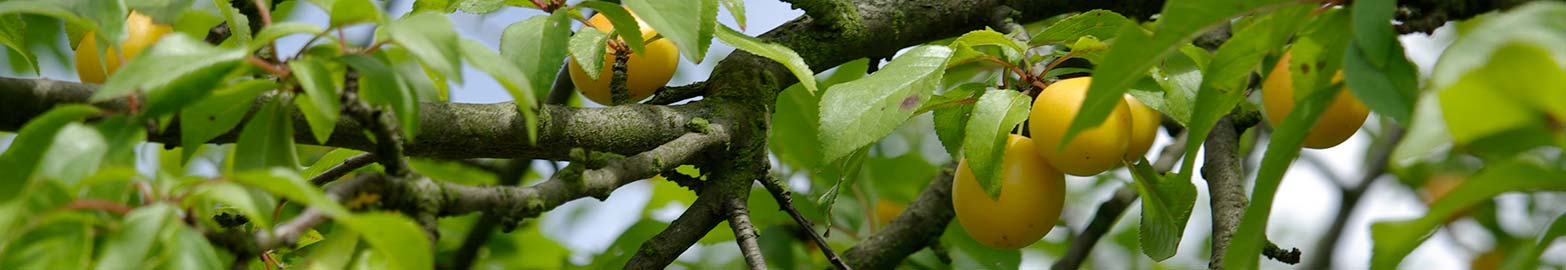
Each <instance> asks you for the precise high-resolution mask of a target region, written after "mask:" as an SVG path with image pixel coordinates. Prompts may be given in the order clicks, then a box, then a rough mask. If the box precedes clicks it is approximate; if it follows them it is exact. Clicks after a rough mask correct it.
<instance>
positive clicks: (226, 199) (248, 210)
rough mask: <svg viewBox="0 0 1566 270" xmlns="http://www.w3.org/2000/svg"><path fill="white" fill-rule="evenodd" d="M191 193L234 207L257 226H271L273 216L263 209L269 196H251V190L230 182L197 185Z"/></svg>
mask: <svg viewBox="0 0 1566 270" xmlns="http://www.w3.org/2000/svg"><path fill="white" fill-rule="evenodd" d="M191 194H194V195H195V196H193V197H195V198H202V199H206V200H209V201H214V202H218V203H222V204H223V205H224V206H228V207H233V208H234V209H236V210H239V213H240V214H244V215H245V217H246V218H249V219H250V222H252V223H255V225H256V228H271V227H272V224H271V223H272V222H271V221H272V218H271V216H269V215H266V213H267V211H263V210H264V209H263V208H262V207H263V205H267V204H268V203H267V202H266V201H265V200H266V199H267V198H258V197H256V196H251V194H250V191H248V190H245V189H244V188H243V187H240V186H239V185H236V184H233V183H229V182H212V183H205V184H202V185H199V186H196V187H195V189H194V190H193V192H192V193H191ZM203 202H204V201H187V202H186V203H185V205H187V206H188V205H192V204H196V203H203Z"/></svg>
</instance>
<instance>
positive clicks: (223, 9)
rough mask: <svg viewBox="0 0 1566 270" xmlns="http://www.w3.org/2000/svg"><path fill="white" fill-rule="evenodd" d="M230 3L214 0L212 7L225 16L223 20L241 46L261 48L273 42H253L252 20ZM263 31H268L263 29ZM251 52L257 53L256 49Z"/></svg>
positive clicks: (228, 0) (227, 0)
mask: <svg viewBox="0 0 1566 270" xmlns="http://www.w3.org/2000/svg"><path fill="white" fill-rule="evenodd" d="M230 1H231V0H212V5H213V6H216V7H217V9H218V11H219V13H222V14H223V20H224V21H227V22H228V29H229V31H233V35H231V37H236V38H239V44H247V47H250V48H260V46H261V45H264V44H266V43H270V42H271V41H262V42H251V36H250V18H249V17H246V16H245V14H244V13H240V12H239V9H237V8H234V4H233V3H232V2H230ZM284 23H287V22H278V24H284ZM272 26H273V27H277V26H278V25H277V24H274V25H272ZM262 31H263V32H264V31H266V30H265V29H263V30H262ZM249 51H255V49H250V50H249Z"/></svg>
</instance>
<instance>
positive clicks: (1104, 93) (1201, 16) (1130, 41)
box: [1061, 0, 1287, 152]
mask: <svg viewBox="0 0 1566 270" xmlns="http://www.w3.org/2000/svg"><path fill="white" fill-rule="evenodd" d="M1284 2H1287V1H1285V0H1263V1H1255V0H1213V1H1171V2H1167V3H1165V4H1164V9H1163V11H1162V12H1159V14H1160V17H1159V19H1158V30H1157V31H1156V32H1155V33H1154V34H1153V35H1151V36H1149V35H1147V34H1145V31H1144V30H1142V28H1141V27H1138V26H1136V25H1135V24H1127V25H1125V26H1122V27H1121V29H1120V31H1119V34H1118V38H1116V41H1115V43H1114V44H1115V45H1114V46H1113V47H1112V48H1110V49H1109V51H1108V52H1107V53H1106V55H1105V56H1104V60H1103V61H1100V62H1099V63H1098V67H1096V68H1095V69H1094V74H1093V83H1092V85H1089V86H1088V93H1087V97H1086V98H1085V99H1084V100H1083V101H1082V108H1081V110H1080V111H1078V113H1077V117H1076V118H1075V119H1073V120H1072V121H1071V127H1070V128H1068V129H1067V130H1066V136H1065V138H1063V140H1062V141H1061V142H1062V143H1064V142H1069V141H1071V139H1072V138H1075V137H1076V135H1077V134H1079V133H1081V132H1082V131H1083V130H1087V129H1088V128H1092V127H1096V126H1098V125H1099V124H1100V123H1102V122H1104V118H1106V117H1108V116H1109V112H1110V111H1112V110H1114V109H1115V106H1116V105H1117V104H1120V103H1119V102H1120V101H1121V100H1122V99H1123V97H1122V94H1124V93H1125V92H1126V89H1130V88H1131V86H1132V85H1133V84H1135V83H1136V81H1137V80H1138V78H1139V77H1141V76H1142V75H1143V74H1146V72H1147V70H1148V69H1150V68H1152V67H1153V65H1155V64H1157V63H1158V62H1159V61H1162V60H1163V59H1164V56H1165V55H1167V54H1168V53H1169V52H1173V51H1175V50H1176V49H1178V48H1179V47H1180V45H1181V44H1184V43H1188V42H1190V41H1191V39H1193V38H1195V37H1196V36H1197V35H1199V34H1201V33H1202V31H1206V29H1208V28H1211V27H1212V26H1215V25H1218V24H1220V23H1227V22H1229V20H1230V19H1232V18H1234V17H1237V16H1240V15H1245V14H1250V13H1254V12H1256V11H1258V10H1262V9H1265V8H1269V7H1270V6H1273V5H1276V4H1279V3H1284ZM1226 46H1227V44H1226ZM1214 61H1217V60H1216V59H1215V60H1214ZM1209 76H1210V75H1209ZM1225 112H1227V110H1225ZM1192 138H1193V139H1195V138H1196V137H1192ZM1193 141H1197V140H1193ZM1193 149H1194V148H1193ZM1193 152H1194V151H1193Z"/></svg>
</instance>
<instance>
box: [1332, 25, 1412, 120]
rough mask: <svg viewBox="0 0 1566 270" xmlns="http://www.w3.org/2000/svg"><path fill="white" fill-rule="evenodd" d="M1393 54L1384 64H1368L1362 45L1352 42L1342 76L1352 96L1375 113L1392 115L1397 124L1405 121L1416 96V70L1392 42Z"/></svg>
mask: <svg viewBox="0 0 1566 270" xmlns="http://www.w3.org/2000/svg"><path fill="white" fill-rule="evenodd" d="M1394 46H1396V47H1394V48H1392V49H1390V50H1392V52H1393V54H1389V55H1388V56H1387V58H1388V59H1384V60H1381V61H1385V62H1387V64H1388V66H1387V67H1381V68H1376V67H1372V66H1370V64H1371V63H1370V61H1374V60H1377V59H1370V58H1369V56H1366V55H1365V49H1364V47H1363V45H1360V44H1359V43H1357V41H1356V43H1353V44H1350V45H1349V49H1348V51H1347V53H1346V55H1344V57H1346V59H1345V60H1344V62H1343V75H1344V76H1343V78H1344V81H1345V82H1347V83H1348V88H1349V90H1350V91H1353V94H1354V96H1355V97H1358V98H1359V100H1363V101H1364V102H1365V106H1367V107H1370V110H1371V111H1375V112H1376V114H1378V115H1384V116H1387V117H1391V118H1392V120H1393V121H1396V122H1397V123H1408V122H1409V121H1411V120H1412V118H1415V117H1418V116H1415V115H1414V114H1413V112H1414V105H1415V103H1416V102H1417V99H1416V98H1417V97H1418V95H1419V89H1418V87H1419V82H1418V79H1419V77H1418V76H1419V73H1418V70H1415V67H1414V64H1413V63H1410V62H1409V61H1408V58H1405V57H1404V55H1403V47H1402V46H1401V45H1396V43H1394Z"/></svg>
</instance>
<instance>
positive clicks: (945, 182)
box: [843, 163, 957, 269]
mask: <svg viewBox="0 0 1566 270" xmlns="http://www.w3.org/2000/svg"><path fill="white" fill-rule="evenodd" d="M956 165H957V164H956V163H952V164H949V165H947V166H945V169H942V170H941V173H940V174H938V175H936V176H935V180H932V181H930V185H929V186H927V187H925V188H924V191H923V192H920V193H919V197H918V198H916V199H914V201H913V203H909V204H908V208H907V209H905V210H903V213H902V214H898V215H897V217H896V218H893V219H892V222H891V223H888V224H887V225H886V227H884V228H881V230H880V231H877V232H875V234H871V235H870V237H868V238H865V239H864V241H860V242H859V244H857V245H854V247H853V248H849V249H848V251H846V252H844V253H843V258H844V259H847V260H848V265H849V266H851V267H853V268H855V269H890V268H892V267H893V266H896V265H897V263H899V262H902V261H903V258H907V257H908V255H909V254H913V253H914V252H916V251H919V250H920V249H924V248H925V247H926V246H928V245H930V243H933V242H935V240H936V239H940V237H941V234H942V233H944V232H945V231H946V226H947V225H948V224H949V223H951V221H952V217H953V216H955V215H956V213H955V212H952V173H953V171H955V170H956Z"/></svg>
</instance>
